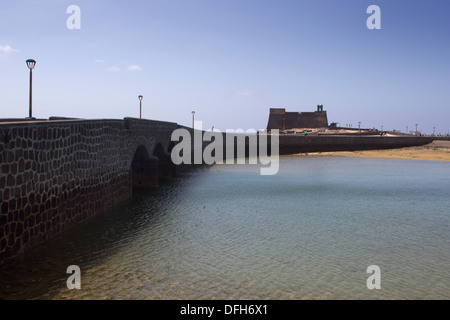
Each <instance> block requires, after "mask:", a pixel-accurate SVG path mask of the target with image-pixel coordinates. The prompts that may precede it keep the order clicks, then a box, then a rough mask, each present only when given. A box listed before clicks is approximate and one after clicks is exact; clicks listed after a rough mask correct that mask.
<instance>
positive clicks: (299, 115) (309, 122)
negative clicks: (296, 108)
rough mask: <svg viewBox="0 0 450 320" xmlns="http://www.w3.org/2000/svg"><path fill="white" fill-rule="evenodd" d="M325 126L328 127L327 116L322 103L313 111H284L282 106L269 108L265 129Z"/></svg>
mask: <svg viewBox="0 0 450 320" xmlns="http://www.w3.org/2000/svg"><path fill="white" fill-rule="evenodd" d="M326 127H328V118H327V112H326V111H324V110H323V105H318V106H317V111H314V112H286V109H284V108H270V114H269V122H268V123H267V130H272V129H279V130H289V129H302V128H326Z"/></svg>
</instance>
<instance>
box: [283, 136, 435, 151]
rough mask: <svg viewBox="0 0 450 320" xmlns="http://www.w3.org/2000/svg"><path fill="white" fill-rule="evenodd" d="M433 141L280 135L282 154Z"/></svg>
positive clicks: (358, 148)
mask: <svg viewBox="0 0 450 320" xmlns="http://www.w3.org/2000/svg"><path fill="white" fill-rule="evenodd" d="M432 141H433V138H431V137H381V136H364V135H363V136H357V135H355V136H303V135H300V134H299V135H280V154H295V153H305V152H327V151H357V150H376V149H395V148H403V147H409V146H420V145H424V144H428V143H431V142H432Z"/></svg>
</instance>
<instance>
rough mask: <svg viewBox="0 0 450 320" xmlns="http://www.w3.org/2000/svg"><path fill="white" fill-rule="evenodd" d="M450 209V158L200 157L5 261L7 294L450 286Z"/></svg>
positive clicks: (423, 290) (297, 295)
mask: <svg viewBox="0 0 450 320" xmlns="http://www.w3.org/2000/svg"><path fill="white" fill-rule="evenodd" d="M449 208H450V165H449V164H448V162H435V161H415V160H398V159H364V158H343V157H342V158H341V157H311V156H303V157H299V156H284V157H281V162H280V171H279V173H278V174H277V175H274V176H261V175H259V166H255V165H215V166H211V167H199V168H197V169H195V170H193V171H189V172H185V173H183V174H181V175H179V176H178V177H177V178H175V179H173V180H171V181H169V182H164V183H162V185H161V186H160V187H159V188H157V189H151V190H140V191H139V190H136V191H135V193H134V196H133V198H132V199H130V200H129V201H126V202H124V203H122V204H120V205H119V206H117V207H116V208H115V209H114V210H110V211H108V212H105V213H104V214H101V215H98V216H96V217H94V218H92V219H90V220H89V221H87V222H85V223H82V224H80V225H78V226H75V227H74V228H72V229H71V230H69V231H68V232H66V233H65V234H62V235H60V236H58V237H55V238H54V239H52V240H51V241H49V242H47V243H45V244H44V245H42V246H40V247H38V248H36V249H34V250H32V251H31V252H29V253H28V254H26V255H25V256H23V257H21V258H19V259H17V260H15V261H13V262H10V263H7V264H5V265H3V266H0V298H2V299H449V298H450V294H449V290H448V288H449V287H450V277H449V273H448V271H447V270H448V266H449V265H450V237H449V235H450V214H449ZM69 265H77V266H79V267H80V269H81V289H80V290H69V289H68V288H67V286H66V280H67V278H68V277H69V276H70V275H69V274H67V273H66V268H67V267H68V266H69ZM370 265H378V266H379V267H380V269H381V289H380V290H369V289H368V288H367V286H366V281H367V278H368V277H369V276H370V274H368V273H366V269H367V267H368V266H370Z"/></svg>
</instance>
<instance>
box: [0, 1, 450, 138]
mask: <svg viewBox="0 0 450 320" xmlns="http://www.w3.org/2000/svg"><path fill="white" fill-rule="evenodd" d="M70 5H77V6H78V7H79V8H80V29H69V28H68V27H67V19H68V18H69V17H71V15H72V13H67V8H68V7H69V6H70ZM369 5H378V6H379V7H380V9H381V29H379V30H376V29H375V30H369V29H368V28H367V25H366V21H367V19H368V18H369V17H370V16H371V14H368V13H366V10H367V8H368V6H369ZM449 14H450V1H446V0H432V1H411V0H408V1H407V0H389V1H387V0H385V1H381V0H372V1H365V0H341V1H337V0H311V1H300V0H277V1H275V0H146V1H125V0H123V1H119V0H116V1H112V0H108V1H106V0H89V1H81V0H71V1H65V0H38V1H37V0H35V1H31V0H18V1H7V0H1V1H0V117H1V118H6V117H26V116H28V90H29V71H28V69H27V67H26V64H25V60H26V59H28V58H33V59H35V60H36V61H37V65H36V68H35V69H34V71H33V116H35V117H38V118H48V117H50V116H66V117H80V118H90V119H92V118H95V119H96V118H108V119H111V118H114V119H121V118H123V117H139V100H138V98H137V96H138V95H139V94H142V95H143V96H144V100H143V117H145V118H148V119H156V120H164V121H173V122H177V123H180V124H183V125H190V124H191V119H192V116H191V111H192V110H195V111H196V120H202V121H203V128H204V129H207V128H210V127H211V126H214V127H215V128H217V129H220V130H222V131H225V130H226V129H235V128H242V129H250V128H252V129H262V128H265V127H266V125H267V120H268V115H269V108H271V107H285V108H286V109H287V110H288V111H314V110H315V109H316V105H317V104H323V105H324V108H325V110H327V112H328V120H329V122H338V123H340V124H341V126H345V125H346V124H350V123H351V124H353V127H357V125H358V121H361V126H362V127H370V128H372V127H376V128H380V127H381V126H383V127H384V129H385V130H392V129H397V130H401V131H405V130H406V126H408V127H409V130H414V126H415V124H416V123H418V125H419V130H422V132H424V133H431V132H432V131H433V127H436V131H437V132H441V133H447V132H448V131H449V129H450V122H449V120H450V18H449ZM69 20H70V21H72V22H73V21H75V20H71V19H69Z"/></svg>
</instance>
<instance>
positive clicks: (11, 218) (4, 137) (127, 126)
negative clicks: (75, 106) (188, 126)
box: [0, 118, 176, 263]
mask: <svg viewBox="0 0 450 320" xmlns="http://www.w3.org/2000/svg"><path fill="white" fill-rule="evenodd" d="M175 127H176V124H174V123H167V122H159V121H147V120H139V119H131V118H127V119H124V120H89V121H86V120H84V121H82V120H73V121H67V120H65V121H38V122H36V121H35V122H20V123H19V122H17V123H1V124H0V202H1V208H0V210H1V211H0V263H1V262H3V261H4V260H6V259H8V258H12V257H14V256H16V255H18V254H20V253H22V252H24V251H26V250H28V249H29V248H32V247H34V246H36V245H38V244H39V243H42V242H43V241H45V240H47V239H49V238H51V237H53V236H55V235H56V234H58V233H60V232H62V231H64V230H66V229H67V228H69V227H70V226H71V225H73V224H74V223H77V222H79V221H83V220H85V219H87V218H89V217H91V216H93V215H95V214H97V213H99V212H101V211H103V210H105V209H108V208H110V207H112V206H113V205H115V204H116V203H118V202H119V201H122V200H124V199H126V198H128V197H130V196H131V193H132V180H133V179H132V177H133V172H132V171H133V168H132V165H131V164H132V160H133V157H134V155H135V153H136V151H137V149H138V147H140V148H141V149H144V150H146V152H147V153H148V155H149V156H152V154H153V152H154V151H155V149H156V147H157V146H158V145H159V147H160V148H162V149H163V150H166V151H167V148H168V144H169V142H170V133H171V132H172V131H173V129H174V128H175ZM154 159H156V160H155V161H156V168H157V165H158V158H154ZM152 176H155V175H154V174H152ZM157 177H158V175H157V174H156V179H157Z"/></svg>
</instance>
